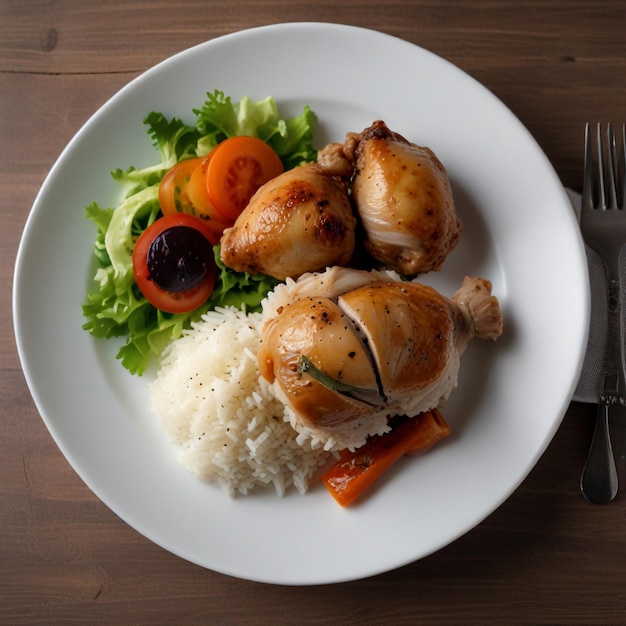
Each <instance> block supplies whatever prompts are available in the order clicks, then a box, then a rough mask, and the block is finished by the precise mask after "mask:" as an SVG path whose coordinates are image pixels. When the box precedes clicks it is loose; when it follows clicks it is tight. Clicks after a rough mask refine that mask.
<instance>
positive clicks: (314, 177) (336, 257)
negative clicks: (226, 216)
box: [221, 163, 356, 280]
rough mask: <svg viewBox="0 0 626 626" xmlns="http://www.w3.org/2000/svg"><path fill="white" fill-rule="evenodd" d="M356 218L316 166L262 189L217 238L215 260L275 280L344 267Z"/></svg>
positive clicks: (343, 194) (342, 193) (340, 185)
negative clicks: (218, 257)
mask: <svg viewBox="0 0 626 626" xmlns="http://www.w3.org/2000/svg"><path fill="white" fill-rule="evenodd" d="M355 225H356V219H355V217H354V215H353V213H352V207H351V204H350V200H349V197H348V193H347V190H346V186H345V183H344V182H342V181H340V180H338V179H336V178H334V177H332V176H328V175H327V174H325V173H324V172H323V171H322V169H321V168H320V166H319V165H318V164H317V163H310V164H307V165H302V166H300V167H297V168H295V169H292V170H289V171H287V172H284V173H283V174H281V175H280V176H277V177H276V178H274V179H273V180H271V181H269V182H268V183H266V184H265V185H263V186H262V187H261V188H260V189H259V190H258V191H257V192H256V194H255V195H254V196H253V197H252V199H251V200H250V203H249V204H248V206H247V207H246V209H244V211H243V212H242V213H241V215H240V216H239V217H238V218H237V221H236V222H235V224H234V226H233V227H232V228H229V229H227V230H226V231H224V234H223V236H222V238H221V259H222V262H223V263H224V264H225V265H226V266H227V267H230V268H232V269H234V270H237V271H242V272H249V273H252V274H254V273H259V272H260V273H263V274H267V275H269V276H273V277H275V278H278V279H280V280H284V279H285V278H287V277H288V276H289V277H298V276H300V275H301V274H303V273H305V272H311V271H317V270H323V269H325V268H326V267H328V266H331V265H345V264H347V263H348V261H349V260H350V259H351V257H352V254H353V252H354V243H355Z"/></svg>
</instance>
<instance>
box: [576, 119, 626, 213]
mask: <svg viewBox="0 0 626 626" xmlns="http://www.w3.org/2000/svg"><path fill="white" fill-rule="evenodd" d="M617 134H618V133H617V132H616V130H615V127H614V126H613V124H611V123H608V124H607V126H606V135H605V136H603V134H602V124H601V123H599V122H598V123H597V124H596V128H595V133H593V132H592V127H591V125H590V124H589V123H587V124H585V158H584V173H583V195H582V200H583V206H585V207H587V208H598V209H622V208H624V203H625V201H626V122H625V123H622V125H621V138H620V140H619V141H618V139H617ZM594 157H595V160H596V161H597V163H594Z"/></svg>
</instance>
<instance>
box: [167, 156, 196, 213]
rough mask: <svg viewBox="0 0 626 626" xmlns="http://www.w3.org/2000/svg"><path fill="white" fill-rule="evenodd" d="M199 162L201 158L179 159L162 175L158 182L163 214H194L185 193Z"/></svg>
mask: <svg viewBox="0 0 626 626" xmlns="http://www.w3.org/2000/svg"><path fill="white" fill-rule="evenodd" d="M201 162H202V159H201V158H197V159H187V160H186V161H180V163H177V164H176V165H174V167H172V168H170V169H169V170H168V171H167V173H166V174H165V176H163V178H162V179H161V182H160V184H159V204H160V205H161V212H162V213H163V215H171V214H173V213H190V214H191V215H194V213H195V210H194V207H193V205H192V203H191V200H190V199H189V197H188V195H187V184H188V183H189V179H190V178H191V174H192V173H193V171H194V170H195V169H196V167H198V165H200V164H201Z"/></svg>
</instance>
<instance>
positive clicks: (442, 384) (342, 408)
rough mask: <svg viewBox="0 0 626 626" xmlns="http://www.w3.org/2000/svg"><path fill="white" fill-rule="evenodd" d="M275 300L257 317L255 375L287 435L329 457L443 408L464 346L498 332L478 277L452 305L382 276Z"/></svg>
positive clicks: (332, 277)
mask: <svg viewBox="0 0 626 626" xmlns="http://www.w3.org/2000/svg"><path fill="white" fill-rule="evenodd" d="M318 293H319V294H320V295H319V296H318V295H317V294H318ZM276 294H277V295H276V296H275V297H274V298H273V299H269V300H268V302H267V306H266V308H265V309H264V313H265V316H266V320H267V321H266V323H265V327H264V331H263V346H262V348H261V351H260V352H259V364H260V368H261V373H262V375H263V376H264V377H265V378H267V379H268V380H269V381H270V382H274V381H275V386H277V387H278V390H279V392H280V394H282V396H283V400H284V401H285V402H286V404H287V405H288V406H289V407H290V408H291V411H292V420H291V421H292V425H293V426H294V428H296V430H298V432H299V433H305V434H306V435H307V436H309V437H310V438H311V439H312V440H316V441H319V442H322V443H323V445H324V446H326V447H328V449H341V448H345V447H358V446H359V445H361V444H362V443H363V442H364V441H365V438H366V437H367V436H370V435H372V434H378V433H381V432H385V430H386V428H387V421H388V417H389V416H390V415H396V414H404V415H408V416H416V415H418V414H419V413H422V412H424V411H427V410H429V409H431V408H434V407H436V406H439V405H440V404H442V403H443V402H445V401H446V400H447V398H448V396H449V394H450V393H451V391H452V389H453V388H454V387H455V386H456V384H457V378H458V371H459V366H460V357H461V354H462V353H463V352H464V350H465V348H466V347H467V344H468V342H469V341H470V340H471V339H472V338H473V337H479V338H482V339H496V338H497V337H498V336H499V335H500V334H501V332H502V316H501V313H500V308H499V305H498V301H497V300H496V298H495V297H494V296H492V295H491V284H490V283H489V282H488V281H485V280H482V279H480V278H471V277H466V278H465V280H464V281H463V284H462V286H461V288H460V289H459V290H458V291H457V292H456V294H455V295H454V296H453V297H452V298H451V299H449V298H446V297H444V296H442V295H441V294H439V293H438V292H437V291H435V290H434V289H432V288H431V287H428V286H426V285H422V284H420V283H416V282H414V281H411V282H407V281H400V280H397V279H395V278H394V277H393V276H391V275H389V274H384V273H381V272H358V271H355V270H348V269H345V268H333V269H330V270H328V271H326V272H324V273H320V274H316V275H313V276H305V277H303V278H302V279H301V280H300V281H298V282H296V283H291V284H289V285H286V286H284V287H282V288H279V290H277V292H276ZM305 363H309V364H311V365H312V366H313V367H312V368H309V369H307V368H306V367H303V364H305Z"/></svg>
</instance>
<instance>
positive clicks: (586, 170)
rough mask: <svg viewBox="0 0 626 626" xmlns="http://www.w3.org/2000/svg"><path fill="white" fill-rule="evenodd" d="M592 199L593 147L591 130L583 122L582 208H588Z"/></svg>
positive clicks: (592, 203) (592, 202)
mask: <svg viewBox="0 0 626 626" xmlns="http://www.w3.org/2000/svg"><path fill="white" fill-rule="evenodd" d="M593 205H594V201H593V148H592V145H591V130H590V127H589V122H587V123H586V124H585V160H584V166H583V196H582V206H583V208H586V209H590V208H592V207H593Z"/></svg>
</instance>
